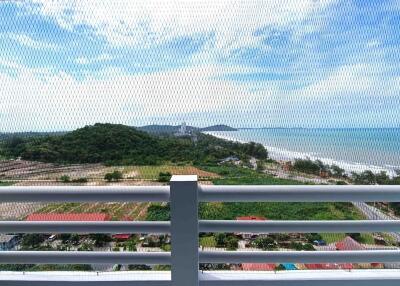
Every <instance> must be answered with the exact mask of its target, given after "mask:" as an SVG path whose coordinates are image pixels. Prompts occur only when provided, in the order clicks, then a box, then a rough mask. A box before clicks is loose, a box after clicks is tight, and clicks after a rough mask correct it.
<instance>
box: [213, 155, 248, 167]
mask: <svg viewBox="0 0 400 286" xmlns="http://www.w3.org/2000/svg"><path fill="white" fill-rule="evenodd" d="M219 163H220V164H226V163H231V164H234V165H236V166H238V165H240V164H241V163H242V161H241V160H240V159H239V158H238V157H236V156H229V157H226V158H225V159H223V160H221V161H220V162H219Z"/></svg>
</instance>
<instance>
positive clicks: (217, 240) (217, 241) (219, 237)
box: [215, 233, 226, 247]
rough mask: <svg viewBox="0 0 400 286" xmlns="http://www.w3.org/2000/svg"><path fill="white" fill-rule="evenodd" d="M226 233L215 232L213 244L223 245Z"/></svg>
mask: <svg viewBox="0 0 400 286" xmlns="http://www.w3.org/2000/svg"><path fill="white" fill-rule="evenodd" d="M225 240H226V234H225V233H217V234H215V244H216V245H217V246H218V247H223V246H225Z"/></svg>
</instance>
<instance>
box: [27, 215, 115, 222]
mask: <svg viewBox="0 0 400 286" xmlns="http://www.w3.org/2000/svg"><path fill="white" fill-rule="evenodd" d="M108 220H110V217H109V215H108V214H104V213H68V214H63V213H35V214H30V215H28V216H27V218H26V221H108Z"/></svg>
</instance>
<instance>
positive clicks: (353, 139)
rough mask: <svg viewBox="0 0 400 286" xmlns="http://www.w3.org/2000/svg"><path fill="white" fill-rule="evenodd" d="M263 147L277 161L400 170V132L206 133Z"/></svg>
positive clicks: (268, 130)
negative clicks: (306, 160)
mask: <svg viewBox="0 0 400 286" xmlns="http://www.w3.org/2000/svg"><path fill="white" fill-rule="evenodd" d="M207 133H208V134H211V135H214V136H216V137H220V138H224V139H228V140H233V141H239V142H250V141H253V142H257V143H261V144H263V145H264V146H265V147H266V148H267V150H268V152H269V156H270V157H271V158H272V159H275V160H285V161H287V160H295V159H306V158H309V159H311V160H317V159H318V160H321V161H322V162H324V163H325V164H330V165H332V164H336V165H338V166H340V167H341V168H343V169H345V170H346V171H347V172H362V171H364V170H371V171H373V172H376V173H377V172H380V171H386V172H387V173H388V174H389V175H390V176H393V175H395V170H399V169H400V128H354V129H353V128H351V129H350V128H338V129H332V128H329V129H324V128H262V129H239V130H238V131H213V132H207Z"/></svg>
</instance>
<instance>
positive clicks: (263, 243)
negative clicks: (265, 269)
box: [254, 237, 278, 250]
mask: <svg viewBox="0 0 400 286" xmlns="http://www.w3.org/2000/svg"><path fill="white" fill-rule="evenodd" d="M254 245H255V247H257V248H260V249H262V250H274V249H276V248H277V247H278V244H277V243H276V242H275V240H274V239H273V238H272V237H258V238H256V240H255V241H254Z"/></svg>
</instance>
